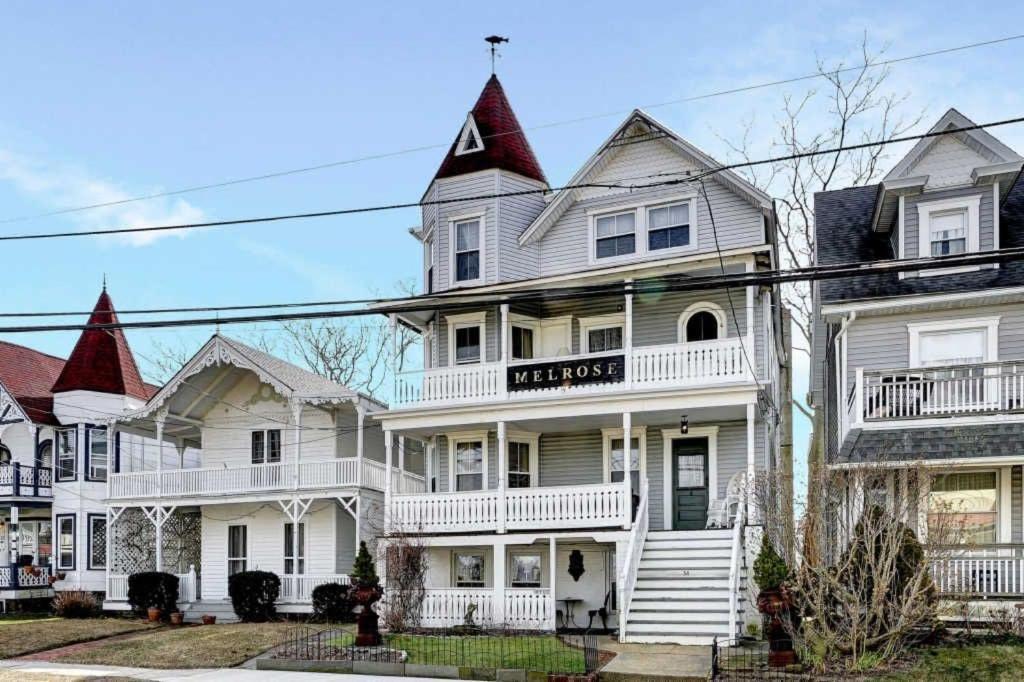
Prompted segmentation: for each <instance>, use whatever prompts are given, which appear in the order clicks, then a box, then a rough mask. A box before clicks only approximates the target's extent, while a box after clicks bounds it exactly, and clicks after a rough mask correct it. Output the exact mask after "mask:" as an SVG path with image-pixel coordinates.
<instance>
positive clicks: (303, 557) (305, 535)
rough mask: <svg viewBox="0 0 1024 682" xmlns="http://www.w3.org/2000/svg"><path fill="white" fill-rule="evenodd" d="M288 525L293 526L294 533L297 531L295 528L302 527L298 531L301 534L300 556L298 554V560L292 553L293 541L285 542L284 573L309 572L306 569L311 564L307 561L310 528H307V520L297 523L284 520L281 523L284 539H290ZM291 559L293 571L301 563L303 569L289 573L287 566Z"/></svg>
mask: <svg viewBox="0 0 1024 682" xmlns="http://www.w3.org/2000/svg"><path fill="white" fill-rule="evenodd" d="M288 526H292V528H293V530H292V533H295V532H296V531H295V530H294V529H295V528H301V530H299V531H298V533H299V535H300V536H301V537H300V538H299V543H298V544H299V556H298V561H296V557H293V556H292V555H291V552H292V549H293V547H294V544H293V543H291V542H285V543H283V544H284V546H285V547H284V556H283V557H281V570H282V571H283V572H284V575H306V573H308V571H306V569H307V568H308V567H309V565H308V563H307V562H308V561H309V529H308V528H306V522H305V521H299V522H298V523H297V524H296V523H293V522H291V521H289V520H287V519H285V520H284V522H283V523H282V524H281V539H282V540H287V539H288ZM293 539H294V538H293ZM289 561H291V562H292V569H293V571H294V570H295V569H298V568H300V565H301V568H302V570H301V571H298V572H292V573H289V572H288V570H287V566H288V562H289Z"/></svg>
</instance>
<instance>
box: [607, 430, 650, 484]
mask: <svg viewBox="0 0 1024 682" xmlns="http://www.w3.org/2000/svg"><path fill="white" fill-rule="evenodd" d="M616 438H622V440H623V443H622V447H623V449H627V448H629V443H627V442H626V439H625V438H624V437H623V430H622V427H619V428H606V429H601V466H602V469H603V472H602V474H603V479H602V480H603V481H604V482H605V483H611V482H612V441H613V440H615V439H616ZM629 438H630V440H632V439H634V438H636V439H637V448H639V450H640V480H643V479H644V478H646V477H647V427H646V426H634V427H631V428H630V430H629ZM626 459H627V455H626V453H625V452H623V461H625V460H626ZM637 492H639V491H637Z"/></svg>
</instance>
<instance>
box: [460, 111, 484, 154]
mask: <svg viewBox="0 0 1024 682" xmlns="http://www.w3.org/2000/svg"><path fill="white" fill-rule="evenodd" d="M483 150H484V141H483V138H482V137H481V136H480V129H479V128H477V127H476V119H474V118H473V114H472V112H470V113H469V115H467V116H466V124H465V125H463V126H462V134H461V135H459V144H458V146H457V147H456V148H455V155H456V156H462V155H463V154H472V153H473V152H482V151H483Z"/></svg>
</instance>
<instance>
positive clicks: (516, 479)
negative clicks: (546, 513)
mask: <svg viewBox="0 0 1024 682" xmlns="http://www.w3.org/2000/svg"><path fill="white" fill-rule="evenodd" d="M530 461H531V457H530V443H529V442H527V441H516V440H510V441H509V442H508V487H509V488H529V487H530V485H531V484H532V478H533V471H532V466H531V464H530Z"/></svg>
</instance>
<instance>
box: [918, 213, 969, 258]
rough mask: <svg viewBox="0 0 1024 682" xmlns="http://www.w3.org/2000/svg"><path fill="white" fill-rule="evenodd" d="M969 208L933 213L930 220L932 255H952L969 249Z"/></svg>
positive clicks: (929, 237)
mask: <svg viewBox="0 0 1024 682" xmlns="http://www.w3.org/2000/svg"><path fill="white" fill-rule="evenodd" d="M967 229H968V224H967V209H965V208H957V209H953V210H952V211H938V212H936V213H932V214H931V215H930V216H929V220H928V242H929V244H930V245H931V255H933V256H952V255H955V254H958V253H964V252H966V251H967Z"/></svg>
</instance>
